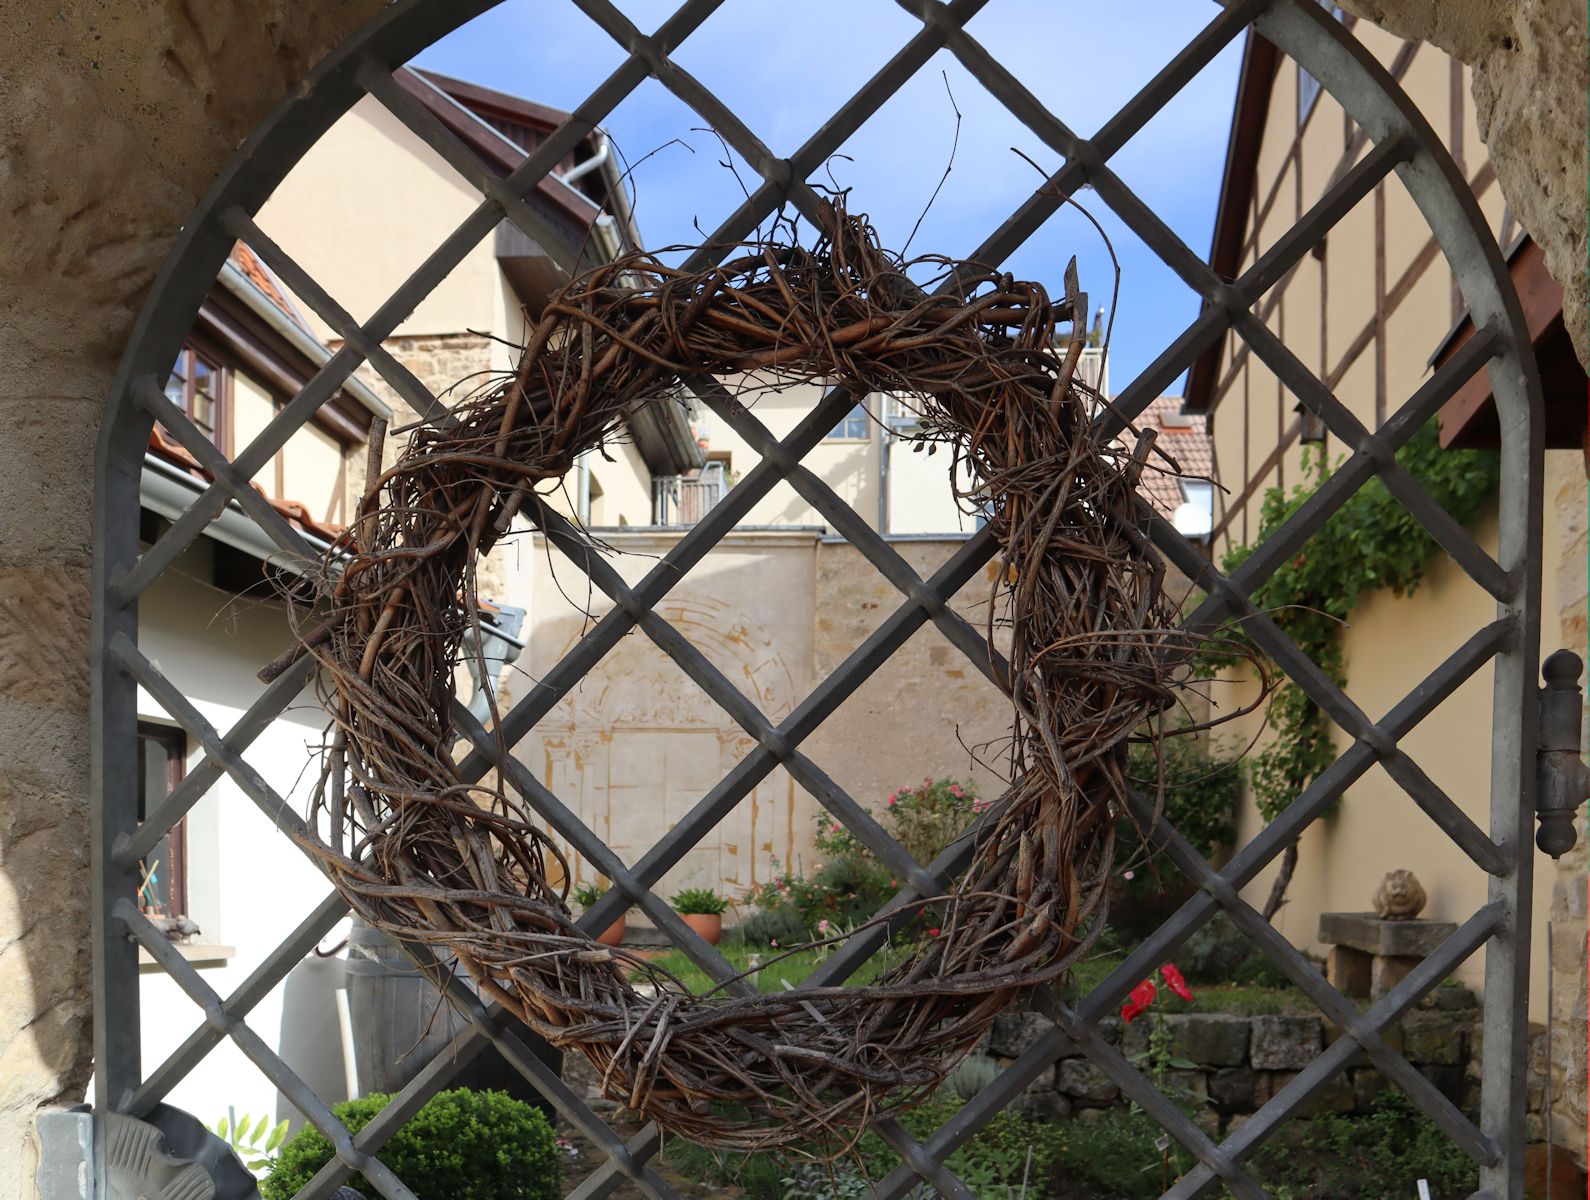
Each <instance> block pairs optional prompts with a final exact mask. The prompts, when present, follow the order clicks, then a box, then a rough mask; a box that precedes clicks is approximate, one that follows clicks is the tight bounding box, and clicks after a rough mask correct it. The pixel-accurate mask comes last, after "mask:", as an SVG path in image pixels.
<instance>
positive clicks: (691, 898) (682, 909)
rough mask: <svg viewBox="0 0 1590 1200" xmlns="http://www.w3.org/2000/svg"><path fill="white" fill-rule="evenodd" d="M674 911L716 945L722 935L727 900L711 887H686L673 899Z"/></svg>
mask: <svg viewBox="0 0 1590 1200" xmlns="http://www.w3.org/2000/svg"><path fill="white" fill-rule="evenodd" d="M673 905H674V911H675V912H677V913H678V914H679V915H680V917H682V918H683V919H684V922H685V924H686V925H688V926H690V928H692V929H694V930H695V931H696V932H697V933H698V934H700V935H701V936H702V938H704V939H705V940H706V942H707V944H708V945H711V946H716V945H717V944H718V939H719V938H720V937H722V936H723V910H724V909H726V908H728V907H729V902H728V901H727V900H725V899H724V898H723V897H722V896H720V895H718V893H717V892H715V891H713V890H712V889H711V888H686V889H685V890H684V891H682V892H680V893H679V894H678V895H676V896H675V897H674V899H673Z"/></svg>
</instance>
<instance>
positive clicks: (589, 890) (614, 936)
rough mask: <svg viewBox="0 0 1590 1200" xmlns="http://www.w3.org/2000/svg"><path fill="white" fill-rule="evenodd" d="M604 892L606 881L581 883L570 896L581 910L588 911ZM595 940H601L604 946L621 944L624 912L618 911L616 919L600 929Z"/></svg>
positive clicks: (605, 890)
mask: <svg viewBox="0 0 1590 1200" xmlns="http://www.w3.org/2000/svg"><path fill="white" fill-rule="evenodd" d="M606 892H607V884H606V883H601V882H598V883H582V884H580V885H579V887H577V888H575V889H574V891H573V892H572V893H571V896H572V898H573V900H574V903H576V904H578V905H579V906H580V911H581V912H590V911H591V909H592V908H594V907H595V906H596V902H597V901H598V900H600V899H601V898H602V897H603V895H605V894H606ZM596 940H597V941H599V942H601V943H602V945H604V946H617V945H620V944H622V943H623V941H624V914H623V913H619V914H618V920H616V921H614V922H613V923H612V924H611V925H609V926H608V927H607V928H606V929H604V930H602V932H601V933H600V934H598V935H597V938H596Z"/></svg>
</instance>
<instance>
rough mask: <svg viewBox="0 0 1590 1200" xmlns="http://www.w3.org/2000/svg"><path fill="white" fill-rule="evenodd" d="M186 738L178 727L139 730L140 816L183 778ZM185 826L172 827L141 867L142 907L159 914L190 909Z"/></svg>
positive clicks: (157, 804)
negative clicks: (184, 853)
mask: <svg viewBox="0 0 1590 1200" xmlns="http://www.w3.org/2000/svg"><path fill="white" fill-rule="evenodd" d="M182 744H183V738H182V735H181V734H180V733H177V732H176V731H175V730H170V729H164V728H161V727H159V726H143V727H140V728H139V730H138V819H139V820H140V821H142V820H144V819H145V818H146V817H147V816H148V814H149V813H151V812H153V811H154V810H155V809H156V808H158V807H159V805H160V802H161V801H162V800H164V799H165V798H166V796H167V795H168V794H169V793H170V791H171V785H172V782H173V781H174V780H176V779H179V778H181V775H182V769H183V762H182ZM181 842H182V827H181V825H178V827H177V828H176V829H174V830H172V831H171V833H170V834H168V835H167V836H166V837H164V838H162V839H161V840H160V842H159V844H158V845H156V846H155V848H154V849H153V850H151V851H150V852H149V853H148V855H146V856H145V858H144V859H143V862H142V863H141V864H140V867H139V871H138V907H139V908H141V909H142V910H143V911H144V912H146V913H149V914H151V915H155V916H179V915H181V914H182V913H184V912H185V911H186V909H187V905H186V903H185V897H184V895H183V880H182V879H181V877H180V876H181V871H182V862H181Z"/></svg>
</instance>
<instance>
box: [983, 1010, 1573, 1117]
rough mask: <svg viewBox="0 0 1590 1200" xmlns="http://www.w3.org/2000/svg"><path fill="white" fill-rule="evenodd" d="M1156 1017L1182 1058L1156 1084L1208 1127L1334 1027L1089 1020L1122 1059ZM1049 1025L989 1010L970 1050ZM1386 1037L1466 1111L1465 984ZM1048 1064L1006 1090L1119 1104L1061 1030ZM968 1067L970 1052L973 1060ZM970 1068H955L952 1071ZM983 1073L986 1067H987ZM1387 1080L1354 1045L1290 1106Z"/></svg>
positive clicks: (1083, 1103) (987, 1050) (1072, 1104)
mask: <svg viewBox="0 0 1590 1200" xmlns="http://www.w3.org/2000/svg"><path fill="white" fill-rule="evenodd" d="M1160 1020H1162V1021H1164V1022H1165V1026H1166V1030H1167V1032H1168V1033H1169V1034H1170V1046H1171V1048H1170V1054H1171V1055H1173V1056H1174V1057H1175V1058H1177V1059H1180V1060H1182V1061H1183V1063H1187V1062H1190V1063H1192V1064H1193V1065H1192V1066H1191V1067H1186V1066H1182V1067H1179V1068H1171V1069H1167V1070H1166V1072H1165V1075H1164V1079H1163V1086H1164V1087H1165V1088H1166V1089H1167V1090H1168V1091H1170V1092H1171V1093H1172V1094H1174V1095H1175V1096H1176V1097H1177V1098H1178V1099H1179V1100H1181V1101H1182V1102H1184V1103H1186V1104H1188V1105H1190V1106H1191V1107H1192V1111H1193V1114H1194V1119H1195V1120H1197V1121H1198V1122H1199V1124H1201V1125H1202V1126H1203V1127H1204V1128H1205V1129H1206V1130H1208V1132H1210V1133H1211V1134H1214V1133H1221V1134H1230V1133H1232V1132H1234V1131H1235V1130H1237V1129H1238V1128H1240V1127H1241V1125H1242V1123H1243V1122H1244V1121H1246V1120H1247V1119H1248V1118H1249V1117H1250V1116H1252V1115H1253V1114H1254V1113H1255V1112H1257V1111H1258V1110H1259V1108H1261V1107H1262V1106H1263V1105H1264V1104H1265V1103H1266V1102H1268V1101H1269V1100H1270V1098H1271V1097H1272V1096H1274V1095H1275V1094H1276V1093H1277V1092H1279V1091H1280V1090H1281V1089H1282V1088H1283V1087H1285V1086H1286V1085H1287V1084H1288V1083H1290V1082H1291V1081H1292V1080H1293V1079H1294V1078H1296V1076H1297V1074H1298V1072H1299V1071H1301V1070H1302V1069H1303V1068H1305V1067H1307V1066H1308V1065H1309V1064H1310V1063H1311V1062H1313V1061H1314V1059H1316V1058H1318V1057H1319V1055H1320V1053H1321V1052H1322V1051H1323V1050H1324V1049H1325V1048H1326V1047H1327V1046H1329V1045H1330V1044H1331V1043H1332V1042H1334V1041H1335V1040H1336V1039H1337V1038H1339V1037H1340V1036H1341V1030H1340V1029H1339V1028H1337V1027H1336V1026H1335V1025H1333V1024H1332V1023H1331V1022H1330V1021H1328V1020H1326V1019H1324V1018H1322V1017H1320V1016H1317V1015H1313V1016H1311V1015H1307V1014H1304V1013H1277V1014H1268V1015H1262V1016H1246V1015H1238V1014H1233V1013H1196V1012H1189V1013H1169V1014H1155V1013H1150V1014H1145V1015H1142V1016H1139V1017H1138V1018H1137V1019H1136V1020H1135V1021H1133V1022H1131V1023H1130V1024H1126V1023H1123V1022H1122V1020H1121V1019H1120V1018H1119V1017H1108V1018H1106V1019H1105V1020H1104V1021H1103V1022H1101V1023H1100V1032H1101V1033H1102V1034H1103V1036H1104V1038H1105V1040H1106V1041H1108V1042H1109V1043H1110V1044H1111V1045H1113V1046H1116V1047H1117V1048H1119V1049H1120V1051H1121V1053H1122V1054H1123V1055H1124V1056H1125V1057H1126V1058H1127V1060H1128V1061H1131V1062H1133V1063H1135V1064H1136V1065H1137V1066H1138V1068H1139V1069H1141V1070H1150V1063H1149V1059H1148V1054H1149V1037H1150V1033H1151V1030H1152V1028H1153V1022H1155V1021H1160ZM1049 1028H1050V1023H1049V1021H1048V1019H1047V1018H1045V1017H1042V1016H1040V1015H1038V1014H1037V1013H1032V1012H1007V1013H1003V1014H1001V1015H1000V1016H999V1017H998V1018H996V1019H995V1022H994V1027H993V1029H991V1030H990V1031H989V1033H988V1036H987V1038H986V1039H985V1040H984V1043H983V1046H982V1047H981V1048H980V1050H979V1052H978V1053H979V1054H980V1055H985V1056H987V1058H989V1059H992V1060H993V1062H992V1063H990V1064H988V1066H989V1067H993V1066H998V1067H1000V1068H1003V1067H1008V1066H1010V1065H1011V1064H1012V1063H1013V1062H1014V1061H1015V1060H1016V1059H1017V1058H1019V1057H1020V1056H1021V1055H1022V1054H1023V1053H1024V1052H1025V1051H1026V1050H1027V1049H1028V1048H1029V1047H1030V1046H1032V1045H1033V1043H1034V1042H1036V1041H1037V1040H1038V1039H1039V1038H1040V1037H1042V1036H1043V1035H1044V1033H1045V1032H1047V1031H1048V1029H1049ZM1534 1033H1535V1036H1534V1038H1533V1039H1532V1061H1533V1063H1538V1062H1539V1061H1540V1060H1541V1058H1542V1057H1543V1054H1544V1038H1545V1034H1544V1031H1542V1030H1538V1029H1537V1030H1535V1031H1534ZM1386 1044H1387V1045H1388V1046H1389V1047H1391V1048H1392V1049H1393V1050H1395V1051H1397V1052H1398V1053H1400V1054H1402V1055H1403V1056H1404V1057H1405V1058H1406V1059H1407V1060H1408V1061H1409V1062H1411V1063H1412V1064H1413V1065H1414V1066H1415V1067H1416V1068H1417V1069H1418V1071H1419V1073H1420V1074H1422V1075H1423V1076H1424V1077H1425V1078H1427V1079H1429V1080H1430V1081H1431V1082H1432V1083H1434V1084H1435V1085H1436V1087H1437V1088H1439V1089H1440V1090H1441V1092H1442V1094H1443V1095H1445V1096H1446V1097H1447V1098H1448V1099H1449V1100H1451V1101H1452V1102H1453V1103H1454V1104H1456V1105H1458V1106H1459V1107H1460V1108H1462V1109H1463V1110H1464V1111H1466V1112H1469V1113H1474V1114H1477V1112H1478V1108H1479V1096H1480V1091H1479V1089H1480V1061H1479V1052H1480V1049H1481V1044H1482V1040H1481V1034H1480V1010H1479V1008H1478V1007H1477V1002H1476V999H1475V996H1474V993H1473V992H1471V991H1470V990H1469V989H1468V988H1462V987H1457V988H1446V987H1443V988H1438V989H1436V991H1435V992H1434V993H1433V994H1432V996H1431V997H1430V999H1429V1001H1428V1002H1427V1006H1426V1007H1423V1008H1419V1009H1416V1010H1415V1011H1413V1012H1411V1013H1409V1014H1408V1015H1407V1016H1405V1017H1404V1018H1403V1019H1402V1020H1401V1021H1400V1022H1399V1023H1398V1024H1397V1025H1395V1026H1393V1027H1392V1028H1391V1029H1389V1030H1388V1031H1387V1032H1386ZM1064 1045H1065V1049H1064V1050H1063V1051H1062V1052H1061V1055H1060V1057H1059V1059H1058V1060H1057V1061H1056V1062H1055V1064H1054V1065H1053V1066H1052V1067H1050V1068H1049V1069H1048V1070H1046V1071H1045V1072H1044V1073H1043V1074H1042V1075H1040V1076H1039V1077H1038V1078H1037V1079H1036V1080H1034V1081H1033V1084H1032V1085H1031V1087H1029V1088H1028V1090H1027V1091H1026V1092H1025V1093H1024V1094H1023V1095H1022V1097H1021V1098H1020V1100H1019V1101H1018V1102H1017V1104H1018V1107H1020V1108H1021V1109H1023V1110H1024V1111H1027V1112H1030V1113H1033V1114H1034V1115H1040V1116H1048V1117H1054V1118H1057V1119H1061V1120H1065V1119H1077V1120H1083V1121H1087V1120H1094V1119H1097V1117H1098V1116H1099V1115H1101V1114H1102V1113H1103V1112H1104V1111H1106V1110H1108V1109H1111V1108H1115V1107H1121V1106H1124V1105H1125V1104H1126V1103H1127V1102H1126V1100H1125V1099H1124V1098H1123V1097H1122V1095H1121V1091H1120V1088H1119V1087H1117V1086H1116V1084H1115V1082H1114V1081H1113V1080H1111V1079H1110V1077H1109V1076H1108V1075H1106V1074H1105V1073H1104V1072H1103V1071H1101V1070H1099V1068H1098V1067H1096V1066H1094V1065H1093V1063H1092V1062H1091V1061H1090V1060H1089V1059H1088V1058H1086V1057H1085V1056H1083V1054H1082V1051H1081V1050H1080V1049H1079V1048H1078V1047H1077V1046H1076V1045H1075V1044H1074V1043H1072V1042H1071V1041H1070V1040H1069V1039H1066V1040H1065V1042H1064ZM974 1067H975V1064H974ZM972 1073H973V1072H969V1071H967V1070H965V1069H963V1071H962V1073H961V1078H966V1077H968V1076H970V1075H971V1074H972ZM990 1073H991V1072H990ZM1543 1084H1544V1075H1543V1074H1542V1072H1541V1071H1540V1070H1539V1069H1532V1070H1531V1073H1530V1077H1529V1100H1528V1102H1529V1119H1528V1134H1529V1137H1530V1139H1531V1140H1532V1141H1538V1140H1540V1139H1541V1137H1542V1136H1543V1131H1544V1124H1543V1117H1542V1102H1543V1097H1544V1088H1543ZM1389 1086H1390V1085H1389V1084H1388V1083H1387V1081H1386V1079H1385V1077H1384V1076H1383V1075H1382V1074H1381V1073H1380V1071H1379V1069H1378V1068H1377V1067H1375V1066H1374V1065H1373V1064H1372V1063H1370V1062H1369V1060H1368V1059H1367V1058H1366V1057H1365V1056H1364V1055H1363V1054H1361V1053H1360V1054H1359V1055H1358V1056H1357V1057H1356V1058H1355V1059H1354V1061H1353V1063H1352V1065H1350V1066H1349V1067H1348V1068H1347V1070H1345V1071H1344V1072H1342V1073H1340V1074H1338V1075H1337V1076H1336V1077H1335V1078H1334V1079H1333V1080H1332V1081H1331V1082H1330V1083H1328V1084H1326V1085H1325V1087H1324V1089H1323V1090H1321V1091H1320V1092H1318V1093H1316V1095H1315V1096H1314V1097H1313V1098H1312V1099H1311V1100H1310V1101H1309V1102H1308V1104H1307V1105H1305V1106H1304V1108H1303V1109H1302V1110H1300V1112H1299V1114H1298V1115H1299V1117H1300V1118H1301V1119H1304V1120H1306V1119H1308V1117H1310V1116H1313V1115H1317V1114H1323V1113H1343V1114H1346V1113H1365V1112H1368V1111H1369V1110H1370V1109H1371V1108H1373V1106H1374V1104H1375V1101H1376V1100H1377V1098H1378V1097H1379V1096H1380V1094H1381V1093H1382V1092H1383V1091H1385V1090H1386V1089H1387V1088H1388V1087H1389Z"/></svg>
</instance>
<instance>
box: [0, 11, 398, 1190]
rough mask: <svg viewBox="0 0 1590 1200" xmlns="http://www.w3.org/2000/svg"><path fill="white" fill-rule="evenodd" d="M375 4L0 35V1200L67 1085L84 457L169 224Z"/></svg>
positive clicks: (80, 950) (92, 14) (149, 18)
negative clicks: (44, 1112)
mask: <svg viewBox="0 0 1590 1200" xmlns="http://www.w3.org/2000/svg"><path fill="white" fill-rule="evenodd" d="M381 7H382V4H381V0H336V2H334V3H329V4H321V5H307V6H306V5H298V4H291V3H288V0H254V2H251V3H246V4H232V3H216V2H214V0H195V2H193V3H181V4H179V3H175V2H174V0H163V2H161V3H146V4H125V5H106V4H101V3H93V2H90V0H50V2H49V3H44V2H42V0H18V2H16V3H12V4H8V5H7V6H6V12H5V19H4V21H0V212H3V213H4V214H5V218H4V220H3V221H0V423H3V426H4V428H5V430H6V435H7V436H6V437H5V438H4V439H3V440H0V631H3V632H0V1200H13V1198H14V1197H20V1196H23V1195H29V1194H31V1192H32V1188H33V1183H32V1180H33V1150H32V1147H31V1138H30V1136H29V1131H30V1128H31V1125H32V1120H33V1113H34V1111H35V1109H36V1108H37V1107H38V1106H39V1105H41V1104H47V1103H50V1102H53V1101H57V1100H60V1101H67V1102H75V1101H78V1100H81V1099H82V1097H83V1089H84V1086H85V1085H86V1083H87V1080H88V1074H89V1066H90V1061H89V1059H90V1053H91V1047H90V1035H89V1025H90V1008H91V1006H90V996H89V986H90V984H89V951H88V941H87V931H88V896H89V886H88V877H87V867H88V854H89V851H88V809H87V795H88V641H89V611H90V600H89V562H90V538H91V535H90V524H89V518H90V505H91V502H92V496H91V489H90V485H89V483H88V481H89V480H91V479H92V477H93V452H94V438H95V435H96V432H97V430H98V426H99V419H100V413H101V411H102V408H103V405H104V402H105V397H106V394H107V393H108V392H109V390H110V383H111V377H112V375H113V374H114V372H115V367H116V360H117V358H118V356H119V355H120V354H121V351H122V347H123V345H124V344H125V341H126V337H127V331H128V328H129V327H130V325H131V323H132V319H133V316H134V313H135V312H136V310H137V307H138V305H139V304H140V303H141V301H142V299H143V296H144V294H145V292H146V291H147V289H148V287H149V283H150V281H151V280H152V279H153V278H154V274H155V271H156V269H157V268H158V267H159V265H160V262H161V260H162V259H163V258H164V257H165V254H166V251H167V249H168V247H169V246H170V245H171V242H172V240H173V238H174V237H175V236H176V234H177V231H178V229H179V228H180V226H181V224H182V221H183V220H184V219H185V218H186V217H187V215H188V213H189V212H190V211H191V209H192V207H193V205H194V203H195V202H196V201H197V199H198V197H199V195H200V193H201V192H202V190H203V189H204V188H205V187H206V186H208V184H209V183H210V181H211V179H212V178H214V176H215V174H216V172H217V171H218V170H220V168H221V167H222V165H223V164H224V163H225V162H226V160H227V159H228V158H229V157H230V156H231V154H232V152H233V150H234V149H235V148H236V146H237V144H238V142H239V141H241V140H242V138H243V137H244V136H245V135H246V134H247V133H248V131H249V130H250V129H252V128H253V127H254V126H255V125H256V124H257V123H258V122H259V120H260V119H261V118H262V117H263V116H264V115H265V113H266V112H267V111H268V110H269V108H270V106H271V105H273V104H275V103H276V101H277V100H279V99H280V98H281V96H282V95H283V94H284V93H285V92H286V90H287V89H288V87H289V86H291V85H292V84H293V83H294V82H295V81H296V80H297V79H299V78H300V77H301V76H302V75H303V74H304V72H305V71H306V70H307V69H308V68H309V66H310V65H311V64H312V63H314V62H316V61H317V60H318V59H320V58H321V57H322V56H323V55H324V54H325V52H326V51H327V50H329V49H330V48H331V47H332V46H334V45H335V44H336V43H337V42H338V41H340V40H341V39H342V38H343V37H344V36H346V35H347V34H348V33H350V32H352V31H353V30H354V29H355V28H357V27H358V26H359V25H360V24H361V23H362V22H363V21H364V20H366V19H367V18H368V17H370V16H371V15H373V14H374V13H375V12H376V11H378V10H379V9H380V8H381Z"/></svg>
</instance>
